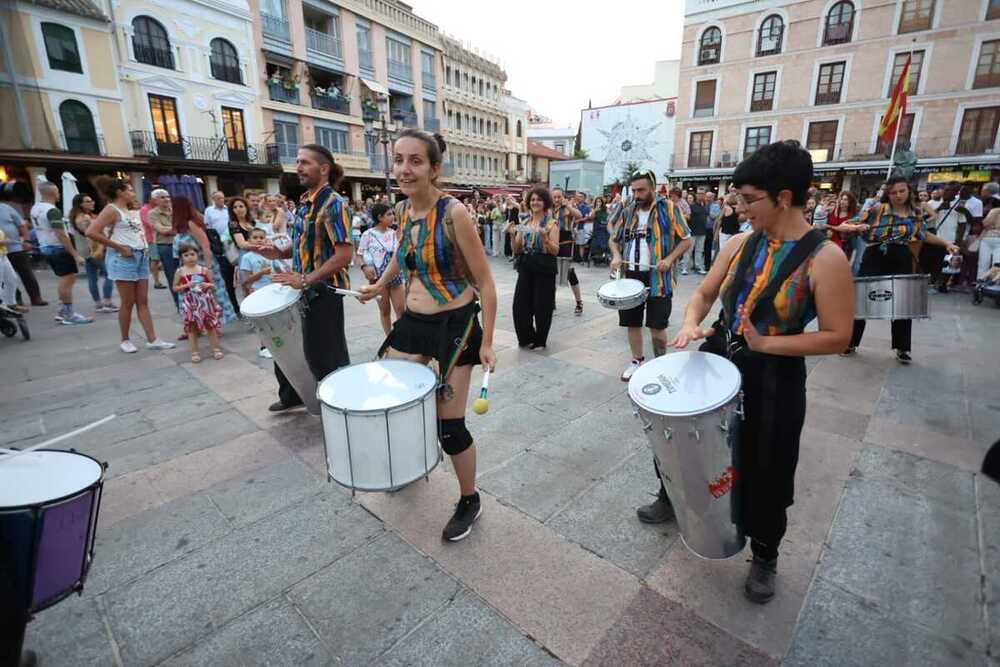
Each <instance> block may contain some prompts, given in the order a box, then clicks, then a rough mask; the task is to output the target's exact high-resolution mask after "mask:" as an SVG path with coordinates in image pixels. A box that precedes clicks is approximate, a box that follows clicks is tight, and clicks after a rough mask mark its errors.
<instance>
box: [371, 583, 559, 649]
mask: <svg viewBox="0 0 1000 667" xmlns="http://www.w3.org/2000/svg"><path fill="white" fill-rule="evenodd" d="M377 664H379V665H386V666H398V667H402V666H404V665H434V666H441V667H444V666H446V665H453V666H454V667H465V666H467V665H477V666H481V667H490V666H495V667H505V666H506V665H519V666H521V667H556V666H557V665H560V664H561V663H560V662H559V661H558V660H557V659H555V658H554V657H552V656H551V655H549V654H548V653H546V652H545V651H544V650H543V649H542V648H541V647H540V646H538V645H537V644H535V643H534V642H532V641H531V640H530V639H529V638H527V637H525V636H524V635H522V634H521V633H520V632H519V631H518V630H517V628H515V627H514V626H513V625H511V624H510V623H509V622H507V620H506V619H504V618H503V617H502V616H500V614H498V613H496V612H495V611H493V610H492V609H490V608H489V606H487V605H486V604H484V603H483V601H482V600H480V599H479V598H477V597H476V596H475V595H472V594H470V593H468V592H463V593H461V594H459V595H458V596H457V597H456V598H455V599H454V600H452V601H451V602H449V603H448V604H447V606H445V607H444V608H443V609H441V610H440V611H438V612H437V613H435V614H434V616H433V617H432V618H430V619H428V620H427V622H425V623H423V624H422V625H421V626H420V627H419V628H417V629H416V630H414V631H413V632H412V633H411V634H410V635H408V636H407V637H405V638H404V639H403V640H402V641H400V642H399V644H397V645H396V647H395V648H393V649H392V650H391V651H389V652H388V653H386V654H385V655H383V656H382V657H381V658H380V659H379V660H378V663H377Z"/></svg>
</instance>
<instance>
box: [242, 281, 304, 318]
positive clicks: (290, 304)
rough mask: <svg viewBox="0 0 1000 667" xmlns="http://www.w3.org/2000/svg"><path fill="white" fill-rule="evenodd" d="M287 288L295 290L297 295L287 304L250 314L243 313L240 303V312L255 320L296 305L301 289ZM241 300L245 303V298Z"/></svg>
mask: <svg viewBox="0 0 1000 667" xmlns="http://www.w3.org/2000/svg"><path fill="white" fill-rule="evenodd" d="M271 284H272V285H274V284H275V283H271ZM289 289H290V290H293V291H295V292H297V293H298V296H296V297H295V299H294V300H292V301H290V302H289V303H287V304H285V305H283V306H279V307H277V308H273V309H271V310H269V311H267V312H262V313H253V314H251V313H243V309H242V304H241V306H240V312H241V313H243V315H245V316H246V317H247V318H249V319H251V320H257V319H260V318H262V317H269V316H271V315H274V314H275V313H280V312H281V311H283V310H288V309H289V308H291V307H292V306H294V305H296V304H297V303H299V301H301V300H302V290H297V289H295V288H294V287H289ZM258 291H259V290H258ZM256 293H257V292H255V294H256ZM250 296H253V295H252V294H251V295H250ZM249 298H250V297H247V299H249ZM243 301H244V303H245V302H246V299H244V300H243Z"/></svg>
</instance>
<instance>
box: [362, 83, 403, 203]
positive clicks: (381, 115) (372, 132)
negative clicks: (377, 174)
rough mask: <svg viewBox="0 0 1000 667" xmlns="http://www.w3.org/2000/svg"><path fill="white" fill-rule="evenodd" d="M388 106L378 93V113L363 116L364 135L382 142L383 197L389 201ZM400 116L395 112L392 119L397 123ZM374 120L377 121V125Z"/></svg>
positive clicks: (390, 196) (391, 133)
mask: <svg viewBox="0 0 1000 667" xmlns="http://www.w3.org/2000/svg"><path fill="white" fill-rule="evenodd" d="M388 106H389V99H388V97H386V96H385V95H379V105H378V115H377V116H375V117H373V116H371V115H367V116H365V117H364V122H365V136H366V137H368V138H369V139H371V140H374V141H377V142H379V143H380V144H382V167H383V170H384V171H385V197H386V201H391V200H392V179H391V174H390V170H389V144H390V143H391V142H392V139H393V135H394V132H393V131H392V130H391V129H390V128H389V122H388V121H387V120H386V114H387V112H388V110H389V109H388ZM402 117H403V116H402V114H401V113H397V114H395V115H393V116H392V120H394V121H396V122H397V123H398V122H399V121H400V120H401V119H402ZM376 122H377V123H378V126H377V127H376Z"/></svg>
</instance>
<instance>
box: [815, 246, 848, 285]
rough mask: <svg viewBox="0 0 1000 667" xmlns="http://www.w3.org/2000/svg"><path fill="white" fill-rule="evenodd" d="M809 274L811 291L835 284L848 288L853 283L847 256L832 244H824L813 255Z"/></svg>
mask: <svg viewBox="0 0 1000 667" xmlns="http://www.w3.org/2000/svg"><path fill="white" fill-rule="evenodd" d="M809 274H810V282H811V283H812V286H813V289H816V287H817V286H818V285H824V286H830V285H837V284H839V285H842V286H843V287H848V288H849V287H850V286H851V285H852V284H853V283H854V278H853V276H852V275H851V265H850V263H849V262H848V261H847V255H845V254H844V251H843V250H841V249H840V248H839V247H838V246H837V244H836V243H833V242H827V243H824V244H823V245H822V246H821V247H820V248H819V250H817V251H816V254H815V255H813V259H812V266H811V267H810V271H809Z"/></svg>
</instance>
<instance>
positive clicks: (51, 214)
mask: <svg viewBox="0 0 1000 667" xmlns="http://www.w3.org/2000/svg"><path fill="white" fill-rule="evenodd" d="M38 193H39V195H40V196H41V201H39V202H37V203H36V204H35V205H34V206H32V207H31V213H30V216H31V224H33V225H34V226H35V234H37V236H38V245H39V246H40V249H41V251H42V255H43V256H44V257H45V259H46V261H48V263H49V266H51V267H52V271H53V273H55V274H56V276H58V277H59V285H58V288H57V290H58V292H59V301H60V303H61V304H62V306H61V307H60V308H59V312H58V313H57V314H56V317H55V319H56V322H59V323H60V324H89V323H91V322H93V321H94V320H93V318H90V317H84V316H83V315H81V314H80V313H77V312H76V311H74V310H73V285H74V284H76V275H77V271H78V269H77V267H78V266H83V257H81V256H80V255H79V254H77V252H76V248H75V247H74V246H73V241H72V240H71V239H70V237H69V234H67V233H66V226H65V221H64V220H63V215H62V211H60V210H59V209H58V208H56V202H57V201H59V188H58V187H57V186H56V184H55V183H48V182H47V183H42V184H41V185H40V186H38Z"/></svg>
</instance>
